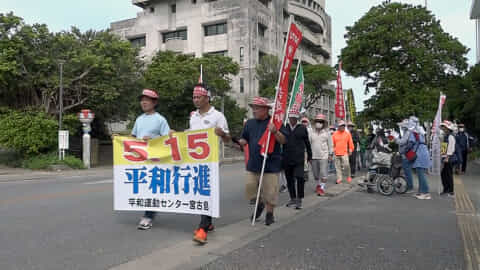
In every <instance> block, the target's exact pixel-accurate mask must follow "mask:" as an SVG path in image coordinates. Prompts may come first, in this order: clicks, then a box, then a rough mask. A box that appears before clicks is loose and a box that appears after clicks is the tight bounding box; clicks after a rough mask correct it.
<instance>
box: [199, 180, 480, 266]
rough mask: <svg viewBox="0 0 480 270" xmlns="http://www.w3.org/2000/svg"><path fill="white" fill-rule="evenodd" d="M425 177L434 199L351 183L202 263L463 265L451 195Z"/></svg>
mask: <svg viewBox="0 0 480 270" xmlns="http://www.w3.org/2000/svg"><path fill="white" fill-rule="evenodd" d="M476 177H477V178H478V174H477V175H476ZM429 178H430V179H429V182H430V188H431V192H432V197H433V198H432V200H418V199H416V198H413V197H412V196H411V195H393V196H391V197H384V196H382V195H379V194H378V193H376V194H368V193H366V192H363V191H356V192H353V193H350V194H349V195H348V196H343V197H341V198H338V199H336V200H332V201H328V202H326V203H324V204H322V205H320V206H319V207H318V208H317V209H315V210H314V211H312V212H311V213H310V214H309V215H307V216H304V217H302V218H300V219H297V220H295V221H293V222H292V223H290V224H288V225H287V226H284V227H281V228H278V229H277V230H275V231H273V232H271V233H270V234H268V235H266V236H264V237H263V238H260V239H259V240H257V241H254V242H251V243H249V244H247V245H246V246H244V247H242V248H239V249H237V250H235V251H233V252H231V253H229V254H227V255H226V256H223V257H222V258H219V259H217V260H216V261H214V262H212V263H209V264H207V265H204V266H203V267H201V269H204V270H207V269H208V270H210V269H222V270H224V269H227V270H233V269H242V270H244V269H275V270H282V269H298V270H301V269H319V270H323V269H325V270H327V269H332V270H337V269H338V270H347V269H352V270H387V269H388V270H397V269H398V270H414V269H419V270H426V269H428V270H461V269H467V268H465V267H464V266H465V264H464V245H463V241H462V235H461V233H460V230H459V228H458V225H457V216H456V213H455V199H454V198H451V197H443V196H442V197H440V196H438V194H436V191H437V190H438V188H437V184H438V183H439V181H438V178H435V177H429ZM415 182H416V176H415Z"/></svg>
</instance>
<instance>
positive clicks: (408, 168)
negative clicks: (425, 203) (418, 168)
mask: <svg viewBox="0 0 480 270" xmlns="http://www.w3.org/2000/svg"><path fill="white" fill-rule="evenodd" d="M402 168H403V172H404V173H405V180H407V190H410V189H413V176H412V163H411V162H410V161H408V160H407V159H406V158H402Z"/></svg>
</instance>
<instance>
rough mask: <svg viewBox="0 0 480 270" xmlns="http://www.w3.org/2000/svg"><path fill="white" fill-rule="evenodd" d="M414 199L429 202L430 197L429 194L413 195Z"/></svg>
mask: <svg viewBox="0 0 480 270" xmlns="http://www.w3.org/2000/svg"><path fill="white" fill-rule="evenodd" d="M415 197H416V198H417V199H419V200H430V199H431V198H432V197H431V196H430V193H422V194H418V195H415Z"/></svg>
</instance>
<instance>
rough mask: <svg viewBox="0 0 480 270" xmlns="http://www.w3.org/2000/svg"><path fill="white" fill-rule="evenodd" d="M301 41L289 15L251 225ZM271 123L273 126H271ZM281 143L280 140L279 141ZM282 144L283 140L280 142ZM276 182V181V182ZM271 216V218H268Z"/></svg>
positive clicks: (264, 137)
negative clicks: (292, 67) (291, 70)
mask: <svg viewBox="0 0 480 270" xmlns="http://www.w3.org/2000/svg"><path fill="white" fill-rule="evenodd" d="M301 41H302V32H301V31H300V30H299V29H298V28H297V26H296V25H295V24H294V23H293V16H292V15H291V16H290V20H289V27H288V31H287V39H286V41H285V47H284V50H283V52H284V57H283V60H282V65H281V69H280V72H279V74H278V83H277V88H276V93H275V102H274V103H273V104H274V107H273V116H272V118H271V120H270V125H269V127H268V129H265V132H264V133H263V135H262V137H261V138H260V140H259V142H258V144H259V145H260V146H261V149H260V154H261V155H263V164H262V169H261V172H260V179H259V184H258V185H259V187H258V191H257V201H256V207H255V210H254V215H253V217H252V225H255V219H256V217H257V210H259V209H258V207H259V204H258V203H259V199H260V198H259V196H260V191H261V190H262V181H263V175H264V172H265V166H266V162H267V157H268V155H269V154H271V153H273V152H274V150H275V148H276V145H275V142H276V141H277V140H279V138H278V137H277V136H278V132H277V131H278V130H279V129H280V128H281V127H282V124H283V120H284V119H285V109H286V106H287V97H288V79H289V74H290V68H291V66H292V63H293V58H294V56H295V52H296V50H297V48H298V46H299V45H300V42H301ZM272 124H273V125H274V127H272ZM279 142H280V143H282V142H281V141H279ZM282 144H284V142H283V143H282ZM277 184H278V183H277ZM269 217H271V218H269ZM273 222H274V221H273V212H272V213H271V215H267V219H266V222H265V223H266V225H270V224H271V223H273Z"/></svg>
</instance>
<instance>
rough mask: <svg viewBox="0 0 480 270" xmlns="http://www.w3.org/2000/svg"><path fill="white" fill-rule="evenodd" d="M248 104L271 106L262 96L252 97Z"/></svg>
mask: <svg viewBox="0 0 480 270" xmlns="http://www.w3.org/2000/svg"><path fill="white" fill-rule="evenodd" d="M248 105H250V106H261V107H268V108H271V107H272V106H270V104H268V100H267V99H266V98H264V97H254V98H253V99H252V101H251V102H250V103H248Z"/></svg>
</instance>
